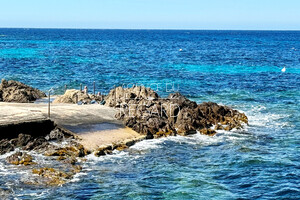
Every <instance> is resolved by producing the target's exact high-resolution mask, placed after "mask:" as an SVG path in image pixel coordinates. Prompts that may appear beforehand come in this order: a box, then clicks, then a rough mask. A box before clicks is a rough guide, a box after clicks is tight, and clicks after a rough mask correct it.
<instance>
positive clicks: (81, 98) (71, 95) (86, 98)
mask: <svg viewBox="0 0 300 200" xmlns="http://www.w3.org/2000/svg"><path fill="white" fill-rule="evenodd" d="M103 98H104V96H103V95H100V96H96V95H91V94H86V93H84V92H82V91H80V90H74V89H72V90H67V91H66V92H65V94H64V95H62V96H59V97H57V98H56V99H55V100H54V101H53V103H74V104H76V103H78V102H81V103H82V104H90V103H92V102H93V103H96V102H97V103H100V102H101V101H102V100H103Z"/></svg>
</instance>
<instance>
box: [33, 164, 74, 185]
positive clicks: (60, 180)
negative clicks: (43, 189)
mask: <svg viewBox="0 0 300 200" xmlns="http://www.w3.org/2000/svg"><path fill="white" fill-rule="evenodd" d="M32 173H33V174H37V175H39V176H41V177H43V178H45V180H44V182H45V184H47V185H62V184H65V183H66V181H67V179H70V178H72V177H73V174H72V173H66V172H63V171H59V170H56V169H54V168H47V167H44V168H40V169H33V170H32ZM36 184H40V182H36Z"/></svg>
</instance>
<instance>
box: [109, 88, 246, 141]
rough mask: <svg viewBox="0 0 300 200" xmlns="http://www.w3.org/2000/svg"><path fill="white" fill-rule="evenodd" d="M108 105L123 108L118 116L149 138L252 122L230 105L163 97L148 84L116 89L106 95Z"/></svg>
mask: <svg viewBox="0 0 300 200" xmlns="http://www.w3.org/2000/svg"><path fill="white" fill-rule="evenodd" d="M105 105H107V106H111V107H116V108H119V109H120V111H119V112H118V113H117V115H116V117H117V118H118V119H120V120H123V122H124V124H125V125H126V126H128V127H130V128H132V129H133V130H135V131H137V132H139V133H142V134H145V135H147V138H156V137H162V136H170V135H177V134H179V135H189V134H194V133H196V132H197V131H199V132H200V133H202V134H206V135H214V134H215V133H216V131H215V130H219V129H224V130H232V129H233V128H242V125H243V123H248V119H247V117H246V115H245V114H243V113H240V112H238V111H237V110H234V109H231V108H229V107H227V106H221V105H218V104H216V103H212V102H205V103H202V104H199V105H197V103H196V102H193V101H190V100H189V99H187V98H186V97H184V96H182V95H181V94H179V93H175V94H170V95H169V96H168V97H167V98H159V96H158V94H157V93H155V92H154V91H153V90H151V89H149V88H145V87H133V88H129V89H124V88H121V87H118V88H115V89H114V90H112V91H110V93H109V95H108V96H107V97H106V104H105ZM212 127H214V128H215V130H213V129H211V128H212Z"/></svg>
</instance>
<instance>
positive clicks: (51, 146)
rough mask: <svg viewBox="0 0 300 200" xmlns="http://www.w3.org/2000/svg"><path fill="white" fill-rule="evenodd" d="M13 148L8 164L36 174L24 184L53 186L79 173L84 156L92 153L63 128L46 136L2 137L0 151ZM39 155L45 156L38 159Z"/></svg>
mask: <svg viewBox="0 0 300 200" xmlns="http://www.w3.org/2000/svg"><path fill="white" fill-rule="evenodd" d="M11 151H15V152H14V153H12V154H10V155H8V156H7V157H6V159H5V160H6V163H7V164H9V165H16V167H23V168H22V170H27V171H28V170H29V171H30V172H31V173H33V174H34V176H32V177H31V176H30V177H29V178H28V179H26V180H25V181H24V183H27V184H34V185H41V184H42V185H52V186H56V185H61V184H64V183H66V182H67V181H68V180H69V179H71V178H72V177H73V176H74V175H75V174H76V173H79V172H80V171H81V169H82V167H81V165H80V163H81V161H82V157H84V156H85V155H87V154H88V153H89V152H87V151H86V150H85V149H84V147H83V146H82V145H81V144H79V143H78V142H77V141H76V140H75V139H74V138H73V137H70V135H69V134H65V132H64V131H62V130H61V129H60V128H55V129H54V130H52V131H51V132H50V133H49V134H48V135H46V137H42V136H40V137H33V136H31V135H28V134H22V133H20V134H19V135H18V137H17V138H13V139H10V140H8V139H3V140H1V143H0V153H1V154H5V153H9V152H11ZM36 156H38V157H40V156H44V158H43V159H42V160H41V159H36V158H35V157H36Z"/></svg>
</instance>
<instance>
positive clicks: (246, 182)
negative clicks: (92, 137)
mask: <svg viewBox="0 0 300 200" xmlns="http://www.w3.org/2000/svg"><path fill="white" fill-rule="evenodd" d="M0 35H4V36H1V37H0V78H6V79H15V80H19V81H22V82H25V83H27V84H30V85H32V86H34V87H38V88H40V89H42V90H44V91H47V90H49V89H50V88H51V87H53V88H54V90H55V93H57V94H60V93H62V91H63V88H64V85H65V84H67V85H68V87H69V88H79V85H80V83H83V85H88V86H89V87H90V88H91V87H92V84H93V81H95V82H96V86H97V90H99V91H101V92H107V91H108V90H109V89H111V88H112V87H114V86H115V85H123V84H125V85H127V84H130V83H137V84H144V85H146V86H151V87H152V88H153V89H157V84H159V86H160V87H159V89H158V93H159V94H160V95H162V96H165V95H167V94H168V92H167V91H166V90H165V86H166V84H174V85H175V86H176V87H175V88H176V89H177V90H179V91H180V92H181V93H183V94H184V95H187V96H188V97H189V98H190V99H192V100H195V101H197V102H198V103H200V102H203V101H214V102H217V103H219V104H226V105H229V106H231V107H233V108H235V109H238V110H240V111H243V112H245V113H246V114H247V115H248V117H249V126H247V127H245V129H244V130H239V131H238V130H235V131H232V132H222V131H221V132H219V133H218V134H217V135H216V136H214V137H208V136H202V135H199V134H197V135H194V136H190V137H170V138H163V139H158V140H147V141H143V142H141V143H138V144H136V145H134V146H132V147H131V148H129V149H128V150H126V151H124V152H115V153H114V154H113V155H108V156H104V157H100V158H96V157H94V156H89V157H88V161H87V162H86V163H85V164H84V165H83V171H82V173H80V174H79V175H78V176H77V177H76V178H75V179H74V180H72V182H70V183H68V184H66V185H64V186H63V187H59V188H52V187H36V186H30V185H25V184H23V183H22V181H20V180H22V179H24V174H23V173H21V172H17V173H16V171H15V170H14V169H11V168H7V167H6V166H5V165H4V161H3V158H2V157H1V158H0V174H1V179H0V185H1V186H0V187H1V188H3V189H11V190H13V191H14V196H16V197H17V198H20V199H52V198H56V199H299V198H300V188H299V185H300V156H299V155H300V154H299V153H300V140H299V139H300V114H299V108H300V106H299V105H300V89H299V88H300V53H299V51H300V32H284V31H279V32H276V31H270V32H268V31H126V30H124V31H121V30H55V29H53V30H46V29H45V30H43V29H0ZM179 49H182V51H179ZM283 66H286V68H287V71H286V72H285V73H282V72H281V69H282V68H283ZM16 177H17V178H19V179H17V178H16ZM25 177H26V176H25Z"/></svg>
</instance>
